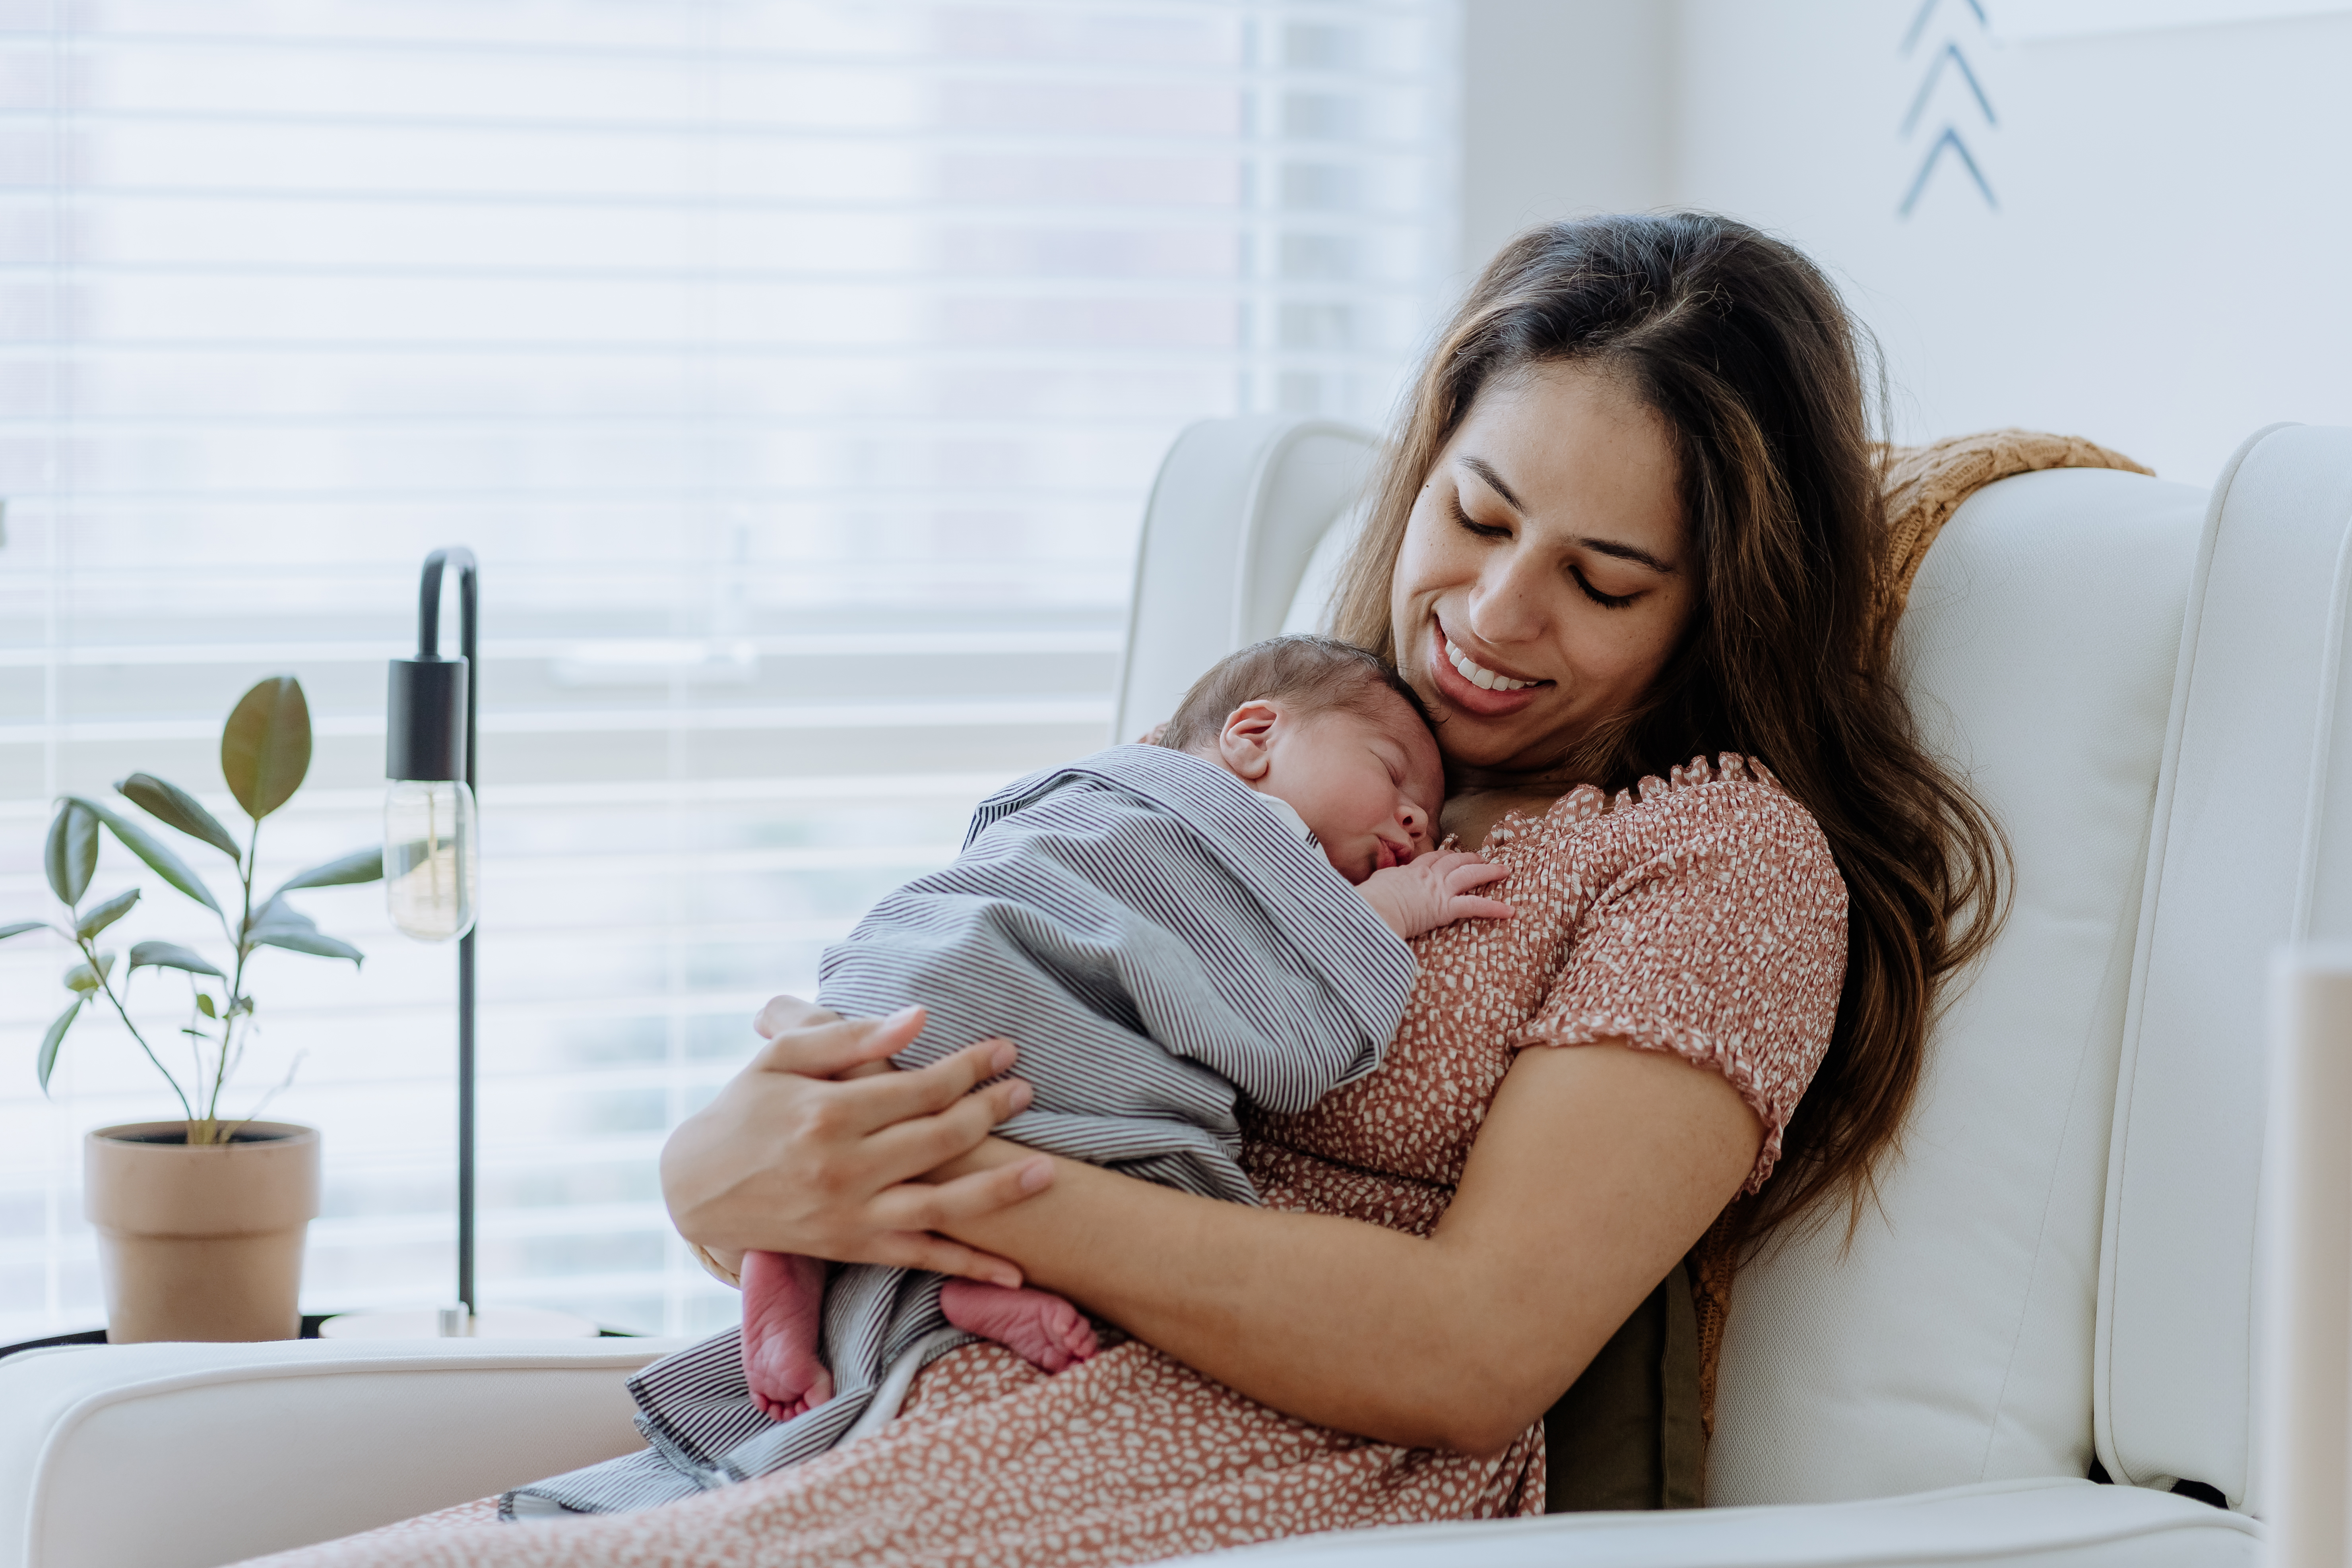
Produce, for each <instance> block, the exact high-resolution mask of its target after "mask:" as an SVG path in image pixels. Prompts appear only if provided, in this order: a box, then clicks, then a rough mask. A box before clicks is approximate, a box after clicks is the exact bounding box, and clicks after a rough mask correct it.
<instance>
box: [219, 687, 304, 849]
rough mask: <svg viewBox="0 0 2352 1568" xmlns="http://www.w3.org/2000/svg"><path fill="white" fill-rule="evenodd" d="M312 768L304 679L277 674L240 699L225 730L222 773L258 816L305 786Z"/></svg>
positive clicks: (249, 810) (239, 800)
mask: <svg viewBox="0 0 2352 1568" xmlns="http://www.w3.org/2000/svg"><path fill="white" fill-rule="evenodd" d="M309 772H310V703H309V702H307V701H305V700H303V697H302V683H301V682H300V681H299V680H297V679H294V678H293V677H292V676H290V675H273V676H271V677H270V678H269V679H267V680H263V681H260V682H258V683H257V684H256V685H255V687H254V689H252V690H250V691H248V692H247V693H246V694H245V695H244V696H243V697H240V698H238V699H237V701H236V708H235V709H233V710H231V711H230V713H229V716H228V723H227V724H226V726H225V727H224V728H223V729H222V731H221V774H222V776H223V777H225V778H226V779H227V780H228V792H229V794H231V795H235V796H236V804H237V805H241V806H243V807H245V814H246V815H247V816H250V817H252V818H253V819H254V820H255V821H256V822H258V821H260V820H261V819H262V818H263V817H265V816H268V815H269V814H270V813H271V812H273V811H276V810H277V809H278V807H279V806H281V805H285V804H286V803H287V801H288V800H289V799H290V798H291V797H292V796H293V794H294V792H295V791H296V790H298V789H299V788H301V787H302V775H303V774H305V773H309Z"/></svg>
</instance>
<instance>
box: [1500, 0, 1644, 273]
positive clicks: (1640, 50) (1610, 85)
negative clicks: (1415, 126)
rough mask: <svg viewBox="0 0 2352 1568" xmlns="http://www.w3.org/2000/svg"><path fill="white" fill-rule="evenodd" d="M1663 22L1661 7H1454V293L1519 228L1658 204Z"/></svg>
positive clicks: (1520, 2) (1622, 1) (1556, 1)
mask: <svg viewBox="0 0 2352 1568" xmlns="http://www.w3.org/2000/svg"><path fill="white" fill-rule="evenodd" d="M1673 14H1674V8H1673V6H1671V5H1666V4H1663V3H1661V0H1464V4H1463V7H1462V32H1463V37H1462V59H1463V75H1464V81H1463V94H1462V184H1461V187H1460V188H1461V193H1462V258H1463V268H1464V278H1463V281H1464V282H1465V283H1466V282H1468V280H1469V279H1470V278H1472V277H1475V275H1476V273H1477V270H1478V268H1480V267H1482V266H1484V265H1485V264H1486V258H1488V257H1490V256H1492V255H1494V254H1495V250H1496V247H1498V246H1500V245H1501V244H1502V243H1503V241H1505V240H1507V239H1508V238H1510V237H1511V236H1512V235H1514V234H1517V232H1518V231H1519V230H1520V229H1523V228H1525V227H1527V226H1528V225H1529V224H1533V223H1539V222H1541V221H1543V220H1544V219H1546V218H1549V217H1556V216H1559V215H1560V214H1563V213H1570V212H1628V211H1638V210H1640V209H1642V208H1644V207H1651V206H1655V205H1658V204H1659V203H1661V202H1663V201H1664V200H1665V199H1666V196H1667V191H1668V182H1669V178H1670V174H1671V168H1672V162H1673V159H1672V147H1673V142H1672V130H1673V127H1672V124H1671V116H1670V114H1669V111H1668V110H1669V102H1668V99H1667V96H1666V94H1665V92H1664V86H1665V83H1666V81H1667V80H1668V78H1669V75H1670V72H1671V69H1672V60H1671V58H1670V54H1669V51H1670V49H1671V47H1672V43H1673V26H1672V23H1673Z"/></svg>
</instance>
